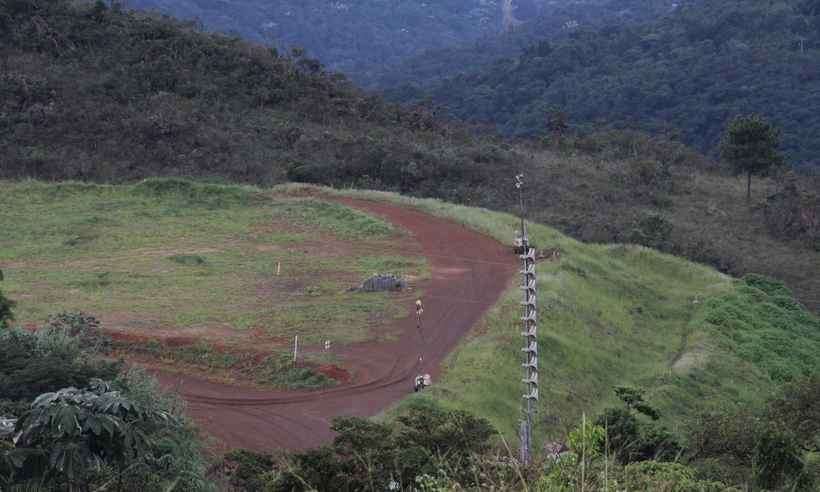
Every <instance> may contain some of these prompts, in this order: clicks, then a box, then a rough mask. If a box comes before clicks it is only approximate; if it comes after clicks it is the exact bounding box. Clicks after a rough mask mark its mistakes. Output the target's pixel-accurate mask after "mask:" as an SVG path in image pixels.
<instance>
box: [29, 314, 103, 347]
mask: <svg viewBox="0 0 820 492" xmlns="http://www.w3.org/2000/svg"><path fill="white" fill-rule="evenodd" d="M43 330H44V331H45V332H46V333H47V335H46V336H55V335H58V336H59V335H63V336H65V335H67V336H68V337H72V338H76V339H77V340H78V341H79V343H80V344H81V346H82V348H83V350H84V351H88V352H104V351H106V350H107V349H108V348H110V346H111V338H110V337H108V336H106V335H105V334H103V332H102V331H101V330H100V322H99V320H98V319H97V318H95V317H94V316H91V315H90V314H86V313H83V312H76V313H72V312H62V313H59V314H54V315H51V316H49V317H48V322H47V323H46V326H45V327H43Z"/></svg>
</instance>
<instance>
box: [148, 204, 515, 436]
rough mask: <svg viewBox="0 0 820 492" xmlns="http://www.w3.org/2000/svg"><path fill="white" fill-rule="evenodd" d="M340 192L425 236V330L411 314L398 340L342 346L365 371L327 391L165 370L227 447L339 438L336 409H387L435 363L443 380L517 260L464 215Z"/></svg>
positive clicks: (348, 359)
mask: <svg viewBox="0 0 820 492" xmlns="http://www.w3.org/2000/svg"><path fill="white" fill-rule="evenodd" d="M337 201H339V202H340V203H343V204H345V205H348V206H351V207H354V208H358V209H360V210H363V211H366V212H368V213H371V214H374V215H379V216H381V217H383V218H385V219H386V220H388V221H390V222H392V223H393V224H395V225H397V226H399V227H401V228H402V229H404V230H406V231H409V233H410V234H412V235H413V236H414V239H415V240H416V241H417V242H418V243H419V244H420V245H421V248H422V254H423V255H424V256H425V257H426V258H427V261H428V264H429V266H430V271H431V274H432V275H431V279H430V280H428V281H425V282H421V283H420V285H419V286H418V287H419V288H420V289H421V290H423V291H424V315H423V317H422V320H423V322H422V329H421V333H420V332H419V330H418V329H417V327H416V319H415V314H411V315H410V316H408V317H407V318H405V319H401V320H398V321H395V322H393V323H394V325H395V326H390V327H389V328H391V329H393V330H395V331H396V332H398V333H399V335H398V339H397V340H396V341H394V342H383V343H382V342H378V343H377V342H369V343H362V344H354V345H350V346H346V347H343V348H340V349H339V351H340V352H339V353H340V355H341V356H342V358H343V360H344V362H345V367H346V368H349V369H351V372H352V373H353V374H356V378H355V379H354V380H353V381H351V382H350V383H347V384H343V385H340V386H337V387H334V388H331V389H328V390H322V391H311V392H307V391H303V392H295V391H288V392H285V391H264V390H254V389H247V388H238V387H234V386H230V385H224V384H219V383H213V382H210V381H206V380H204V379H198V378H195V377H190V376H179V375H174V374H158V377H159V379H160V382H161V383H162V384H163V385H164V386H165V387H167V388H173V389H175V390H177V391H178V392H179V393H180V395H181V396H182V397H183V398H184V399H185V400H186V401H187V402H188V414H189V415H190V416H191V417H192V418H193V419H194V420H195V421H196V422H197V424H198V425H199V426H200V428H201V429H203V430H204V431H205V432H206V433H207V434H210V435H211V436H213V437H214V438H215V439H216V441H217V443H218V447H219V448H246V449H252V450H257V451H266V450H271V449H274V448H286V449H304V448H309V447H315V446H318V445H321V444H324V443H327V442H329V441H331V440H332V438H333V433H332V432H331V430H330V428H329V426H330V421H331V420H332V419H333V418H334V417H337V416H372V415H375V414H377V413H379V412H380V411H382V410H384V409H385V408H387V407H388V406H389V405H390V404H392V403H394V402H396V401H398V400H400V399H401V398H402V397H404V396H406V395H407V394H408V393H412V392H413V387H412V385H413V378H414V376H415V375H416V374H419V373H430V374H431V375H432V376H433V379H434V381H435V379H436V378H437V376H438V374H439V366H440V363H441V362H442V360H443V359H444V357H445V356H447V354H448V353H449V352H450V351H451V350H452V349H453V348H454V347H455V346H456V344H457V343H458V342H459V340H460V339H461V338H462V337H463V336H464V335H465V334H466V333H467V332H468V331H469V330H470V328H471V327H472V326H473V325H474V324H475V323H476V322H477V321H479V319H481V317H482V316H483V315H484V313H485V312H486V311H487V310H488V309H489V308H490V307H491V306H493V304H495V302H496V301H497V300H498V298H499V297H500V295H501V293H502V292H503V291H504V290H505V289H506V288H507V286H508V285H509V283H510V279H511V277H512V275H513V273H514V272H515V270H516V261H515V257H514V256H513V255H512V254H511V252H510V249H509V248H508V247H505V246H503V245H501V244H500V243H498V242H497V241H495V240H494V239H492V238H490V237H488V236H484V235H481V234H479V233H477V232H475V231H473V230H471V229H468V228H466V227H464V226H462V225H460V224H456V223H454V222H451V221H447V220H444V219H440V218H436V217H433V216H430V215H427V214H424V213H422V212H419V211H417V210H413V209H408V208H402V207H399V206H396V205H391V204H387V203H383V202H372V201H365V200H352V199H338V200H337ZM407 308H408V310H410V311H413V307H412V305H411V306H407ZM420 354H423V362H421V363H419V362H418V357H419V355H420Z"/></svg>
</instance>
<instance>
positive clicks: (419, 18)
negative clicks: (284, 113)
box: [128, 0, 543, 81]
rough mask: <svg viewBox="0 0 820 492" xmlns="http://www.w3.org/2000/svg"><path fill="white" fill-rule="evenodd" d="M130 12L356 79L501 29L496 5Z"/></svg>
mask: <svg viewBox="0 0 820 492" xmlns="http://www.w3.org/2000/svg"><path fill="white" fill-rule="evenodd" d="M542 3H543V2H542V0H518V1H516V2H515V14H516V16H517V17H519V18H524V19H528V18H530V17H532V16H533V15H534V14H535V13H536V12H538V11H539V10H540V8H542V5H541V4H542ZM128 7H129V8H137V9H141V10H156V11H159V12H162V13H164V14H168V15H173V16H175V17H178V18H181V19H197V20H198V21H200V22H202V24H203V25H204V26H206V27H207V28H208V29H209V30H213V31H217V32H224V33H233V34H237V35H240V36H242V37H243V38H245V39H248V40H251V41H256V42H260V43H265V44H270V45H272V46H276V47H277V48H278V49H280V50H284V51H289V50H290V49H291V48H294V47H300V48H303V49H305V50H306V51H307V54H308V55H309V56H311V57H315V58H318V59H319V60H320V61H321V62H322V63H323V64H325V65H326V66H328V67H329V68H330V69H332V70H334V71H340V72H343V73H345V74H347V75H349V76H350V77H352V78H353V79H354V80H357V81H360V80H366V79H367V78H369V77H370V72H373V71H380V70H381V67H382V66H383V65H385V64H394V63H397V62H399V61H400V60H402V59H404V58H406V57H408V56H411V55H414V54H417V53H419V52H421V51H424V50H427V49H433V48H437V47H441V46H449V45H452V44H459V43H466V42H471V41H474V40H476V39H479V38H481V37H483V36H488V35H495V34H496V33H497V32H499V31H500V29H501V24H502V2H501V1H499V0H489V1H479V0H467V1H465V0H445V1H441V0H439V1H435V2H415V1H413V2H406V1H399V0H389V1H376V0H364V1H363V0H358V1H354V2H346V1H340V2H328V1H323V0H307V1H306V0H300V1H277V2H265V1H260V0H245V1H240V2H230V3H220V2H210V1H206V0H184V1H168V0H131V1H129V2H128Z"/></svg>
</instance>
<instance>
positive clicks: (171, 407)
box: [0, 313, 210, 491]
mask: <svg viewBox="0 0 820 492" xmlns="http://www.w3.org/2000/svg"><path fill="white" fill-rule="evenodd" d="M96 328H97V326H96V320H95V319H94V318H93V317H91V316H88V315H83V314H78V313H63V314H60V315H57V316H54V317H52V318H51V319H50V321H49V324H48V325H47V326H46V327H43V328H42V329H40V330H39V331H37V332H36V333H31V332H28V331H24V330H20V329H11V330H4V331H0V395H2V398H1V399H0V415H2V416H5V417H10V418H11V419H12V420H13V419H14V417H17V425H16V428H15V429H14V431H13V433H12V434H11V435H8V434H5V437H3V438H0V490H7V489H8V490H16V489H17V488H20V487H22V489H26V487H33V489H32V490H37V488H38V487H39V488H41V489H44V490H80V491H84V490H105V489H113V488H115V486H116V490H118V491H131V490H134V491H136V490H140V491H147V490H186V491H187V490H192V491H193V490H208V489H209V488H210V486H209V484H208V483H207V482H206V481H205V479H204V476H205V460H204V458H203V456H202V453H201V449H200V444H199V440H198V438H197V436H196V432H195V430H194V429H193V428H192V427H191V426H190V425H189V424H188V423H187V421H186V420H185V419H184V417H183V416H182V407H181V404H180V402H179V401H178V400H176V399H175V398H173V397H171V396H169V395H166V394H164V393H162V392H161V391H160V389H159V387H158V385H157V383H156V381H154V380H153V379H152V378H150V377H148V376H146V375H145V374H144V373H143V372H141V371H139V370H129V371H125V372H123V371H122V366H121V365H120V364H116V363H109V362H104V361H100V360H99V359H98V357H97V356H98V355H99V350H100V348H101V347H103V346H104V344H103V343H102V342H104V340H102V339H100V338H99V337H97V335H98V334H99V333H98V331H97V330H96ZM97 342H100V343H97ZM102 378H105V379H109V380H111V382H105V381H103V379H102ZM38 395H39V396H38Z"/></svg>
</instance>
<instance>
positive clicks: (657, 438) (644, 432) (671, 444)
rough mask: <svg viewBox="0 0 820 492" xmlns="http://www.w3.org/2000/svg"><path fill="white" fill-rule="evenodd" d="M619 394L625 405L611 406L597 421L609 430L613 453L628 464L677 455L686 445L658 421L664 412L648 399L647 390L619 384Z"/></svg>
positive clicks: (609, 442)
mask: <svg viewBox="0 0 820 492" xmlns="http://www.w3.org/2000/svg"><path fill="white" fill-rule="evenodd" d="M615 394H616V395H618V398H619V399H620V400H621V401H622V402H623V403H624V406H625V408H621V407H613V408H608V409H606V410H604V412H603V413H602V414H601V415H599V416H598V418H597V420H596V422H595V423H596V424H597V425H599V426H602V427H604V428H605V429H606V430H607V442H608V445H609V450H608V451H609V453H610V454H611V455H612V456H614V457H615V459H616V460H617V461H619V462H620V463H621V464H624V465H626V464H628V463H633V462H636V461H644V460H669V459H674V458H676V457H677V456H678V455H679V453H680V452H681V450H682V447H681V445H680V444H679V443H678V441H677V438H676V437H675V436H674V435H672V434H671V433H670V432H669V431H668V430H667V429H666V428H664V427H662V426H660V425H659V424H657V423H656V422H655V421H656V420H658V418H660V413H659V412H658V410H657V409H655V408H654V407H653V406H651V405H650V404H649V403H647V402H646V401H645V400H644V397H643V394H644V392H643V391H642V390H640V389H637V388H631V387H628V386H618V387H616V388H615Z"/></svg>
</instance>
